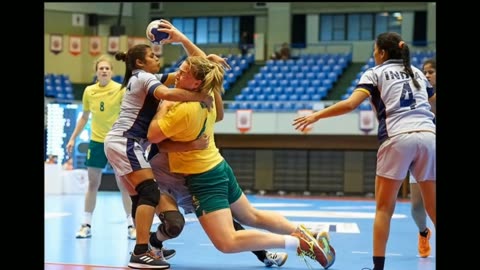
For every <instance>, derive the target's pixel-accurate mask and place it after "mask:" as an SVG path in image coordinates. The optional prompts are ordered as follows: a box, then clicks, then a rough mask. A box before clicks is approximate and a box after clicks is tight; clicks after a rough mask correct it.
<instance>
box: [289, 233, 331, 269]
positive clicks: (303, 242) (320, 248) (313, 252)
mask: <svg viewBox="0 0 480 270" xmlns="http://www.w3.org/2000/svg"><path fill="white" fill-rule="evenodd" d="M292 236H295V237H297V238H298V239H299V240H300V245H299V246H298V248H297V255H298V256H300V257H303V258H304V259H305V256H307V257H309V258H310V259H312V260H315V261H317V262H319V263H320V265H321V266H323V268H325V269H327V268H328V267H330V266H331V265H332V264H333V262H334V261H335V251H333V249H332V248H331V246H330V244H329V241H328V238H327V237H325V236H320V240H321V241H317V239H315V237H313V235H312V233H311V232H309V231H308V229H307V228H305V226H303V225H300V226H298V227H297V229H296V230H295V232H293V233H292ZM305 263H306V264H307V266H310V264H309V263H308V262H307V260H305Z"/></svg>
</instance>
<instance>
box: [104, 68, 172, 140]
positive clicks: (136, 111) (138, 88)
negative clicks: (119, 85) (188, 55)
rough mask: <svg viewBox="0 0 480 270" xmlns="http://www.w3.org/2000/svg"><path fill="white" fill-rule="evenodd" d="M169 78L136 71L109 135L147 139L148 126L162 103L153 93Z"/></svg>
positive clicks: (139, 70)
mask: <svg viewBox="0 0 480 270" xmlns="http://www.w3.org/2000/svg"><path fill="white" fill-rule="evenodd" d="M167 78H168V74H165V75H163V74H151V73H149V72H146V71H144V70H141V69H136V70H134V71H133V72H132V77H131V78H130V80H129V81H128V85H127V87H126V91H125V96H124V97H123V100H122V105H121V107H120V116H119V117H118V119H117V121H116V122H115V124H113V126H112V129H111V130H110V132H109V134H110V135H117V136H123V137H126V138H133V139H138V140H142V139H146V138H147V132H148V126H149V125H150V121H152V119H153V116H155V113H156V112H157V107H158V104H159V102H160V101H159V100H157V99H156V98H155V96H154V95H153V92H154V91H155V88H157V87H158V86H159V85H160V84H162V83H164V82H165V81H166V80H167Z"/></svg>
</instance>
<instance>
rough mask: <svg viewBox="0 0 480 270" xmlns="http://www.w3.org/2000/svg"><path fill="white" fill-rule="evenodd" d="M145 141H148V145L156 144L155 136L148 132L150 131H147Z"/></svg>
mask: <svg viewBox="0 0 480 270" xmlns="http://www.w3.org/2000/svg"><path fill="white" fill-rule="evenodd" d="M147 140H148V141H149V142H150V143H156V142H155V136H154V135H153V132H151V131H150V129H148V133H147Z"/></svg>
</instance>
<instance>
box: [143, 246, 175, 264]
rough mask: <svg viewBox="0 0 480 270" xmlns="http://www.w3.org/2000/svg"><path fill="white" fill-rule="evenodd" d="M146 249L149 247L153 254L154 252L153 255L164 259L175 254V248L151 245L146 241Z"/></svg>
mask: <svg viewBox="0 0 480 270" xmlns="http://www.w3.org/2000/svg"><path fill="white" fill-rule="evenodd" d="M148 249H150V250H151V251H152V252H153V254H155V256H158V257H163V258H164V259H165V260H168V259H170V258H173V256H175V254H177V251H175V249H167V248H165V247H162V248H157V247H154V246H152V245H151V244H150V242H148Z"/></svg>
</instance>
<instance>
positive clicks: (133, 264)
mask: <svg viewBox="0 0 480 270" xmlns="http://www.w3.org/2000/svg"><path fill="white" fill-rule="evenodd" d="M128 267H130V268H133V269H168V268H170V264H169V263H168V262H167V261H166V260H165V259H164V258H163V256H161V257H159V256H156V255H155V254H154V253H153V251H151V250H149V251H147V252H146V253H143V254H140V255H135V254H133V252H132V256H130V262H129V263H128Z"/></svg>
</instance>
